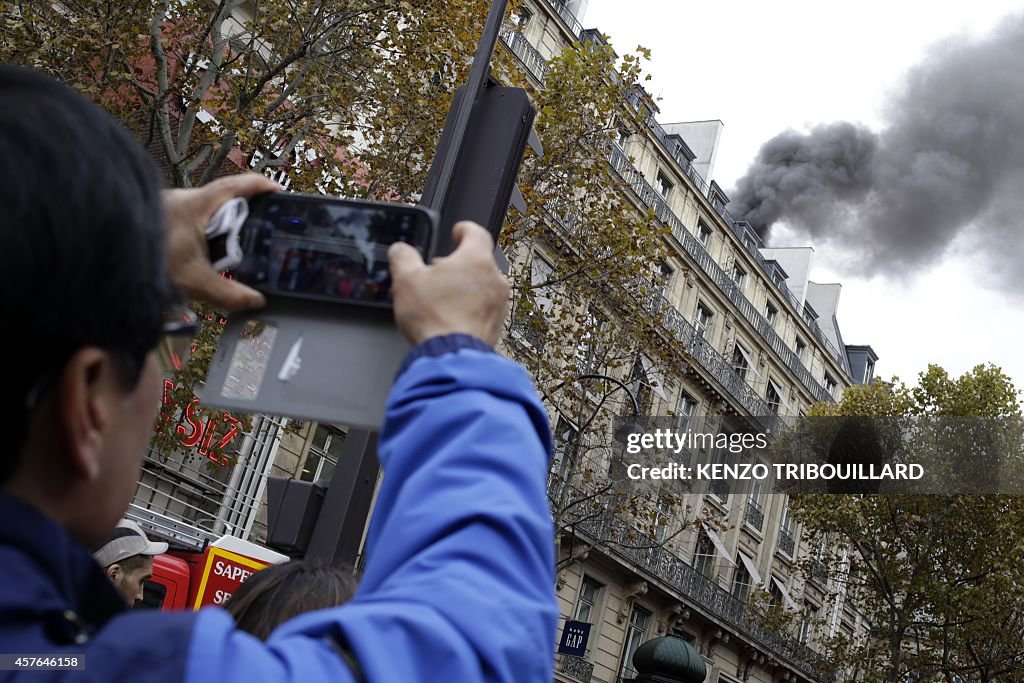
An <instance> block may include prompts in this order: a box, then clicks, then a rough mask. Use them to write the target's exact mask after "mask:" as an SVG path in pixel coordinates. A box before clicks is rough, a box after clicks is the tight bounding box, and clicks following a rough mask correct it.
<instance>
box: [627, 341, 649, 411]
mask: <svg viewBox="0 0 1024 683" xmlns="http://www.w3.org/2000/svg"><path fill="white" fill-rule="evenodd" d="M629 390H630V391H632V392H633V396H634V397H635V398H636V403H637V407H638V408H639V409H640V413H639V414H640V415H648V414H650V412H651V407H652V406H653V405H654V388H653V387H652V386H651V380H650V378H649V377H648V376H647V371H646V370H645V369H644V362H643V359H642V357H641V356H639V355H638V356H637V357H636V360H635V361H633V369H632V371H630V373H629Z"/></svg>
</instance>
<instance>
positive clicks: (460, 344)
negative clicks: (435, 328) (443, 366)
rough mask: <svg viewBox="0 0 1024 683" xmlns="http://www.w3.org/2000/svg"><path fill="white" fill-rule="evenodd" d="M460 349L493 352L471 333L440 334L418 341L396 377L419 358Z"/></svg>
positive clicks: (488, 345) (485, 343)
mask: <svg viewBox="0 0 1024 683" xmlns="http://www.w3.org/2000/svg"><path fill="white" fill-rule="evenodd" d="M462 349H474V350H476V351H483V352H485V353H494V347H492V346H491V345H490V344H488V343H487V342H485V341H484V340H482V339H480V338H479V337H474V336H473V335H471V334H465V333H462V332H455V333H452V334H440V335H437V336H434V337H430V338H429V339H426V340H425V341H422V342H420V343H419V344H417V345H416V346H414V347H413V348H412V350H411V351H409V353H408V354H406V356H405V360H403V361H402V365H401V367H399V368H398V374H397V375H396V378H397V377H401V376H402V373H404V372H405V371H406V370H407V369H408V368H409V366H410V365H412V364H413V363H414V362H416V361H417V360H419V359H420V358H433V357H437V356H443V355H446V354H449V353H455V352H456V351H460V350H462Z"/></svg>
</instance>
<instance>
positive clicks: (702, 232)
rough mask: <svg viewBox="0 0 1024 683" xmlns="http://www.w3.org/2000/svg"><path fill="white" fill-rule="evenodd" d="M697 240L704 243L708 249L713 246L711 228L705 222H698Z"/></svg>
mask: <svg viewBox="0 0 1024 683" xmlns="http://www.w3.org/2000/svg"><path fill="white" fill-rule="evenodd" d="M697 241H698V242H700V243H701V244H703V245H704V248H705V249H708V248H709V247H710V246H711V228H709V227H708V226H706V225H704V224H703V223H698V224H697Z"/></svg>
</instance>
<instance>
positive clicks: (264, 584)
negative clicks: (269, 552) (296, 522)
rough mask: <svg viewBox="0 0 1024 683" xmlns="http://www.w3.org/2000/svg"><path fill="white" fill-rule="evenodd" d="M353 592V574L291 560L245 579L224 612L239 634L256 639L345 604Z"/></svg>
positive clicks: (321, 565)
mask: <svg viewBox="0 0 1024 683" xmlns="http://www.w3.org/2000/svg"><path fill="white" fill-rule="evenodd" d="M355 592H356V580H355V578H354V577H353V575H352V572H351V571H349V570H347V569H343V568H341V567H337V566H334V565H331V564H326V563H324V562H321V561H319V560H313V559H305V560H292V561H291V562H285V563H283V564H275V565H271V566H269V567H267V568H266V569H261V570H260V571H258V572H256V573H255V574H253V575H252V576H250V577H249V578H248V579H246V580H245V581H244V582H243V583H242V585H241V586H239V587H238V590H236V591H235V592H234V594H233V595H232V596H231V597H230V598H229V599H228V601H227V603H225V605H224V609H226V610H227V611H228V613H229V614H230V615H231V616H232V617H234V618H235V623H236V625H237V626H238V628H239V629H241V630H242V631H247V632H248V633H251V634H253V635H254V636H256V637H257V638H262V639H264V640H266V638H267V637H268V636H269V635H270V634H271V632H272V631H273V630H274V629H275V628H277V627H278V626H280V625H281V624H283V623H284V622H286V621H288V620H289V619H291V618H293V617H297V616H299V615H300V614H305V613H306V612H312V611H314V610H318V609H324V608H327V607H337V606H338V605H341V604H343V603H346V602H348V601H349V600H350V599H351V598H352V596H353V595H354V594H355Z"/></svg>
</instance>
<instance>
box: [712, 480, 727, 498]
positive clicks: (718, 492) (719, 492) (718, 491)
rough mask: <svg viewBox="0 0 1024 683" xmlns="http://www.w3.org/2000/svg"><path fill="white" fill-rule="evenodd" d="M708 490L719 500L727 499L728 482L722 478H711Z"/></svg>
mask: <svg viewBox="0 0 1024 683" xmlns="http://www.w3.org/2000/svg"><path fill="white" fill-rule="evenodd" d="M708 491H710V492H711V493H712V494H714V496H715V497H716V498H718V499H719V500H721V501H726V500H729V482H727V481H725V480H723V479H712V480H711V483H710V484H708Z"/></svg>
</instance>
